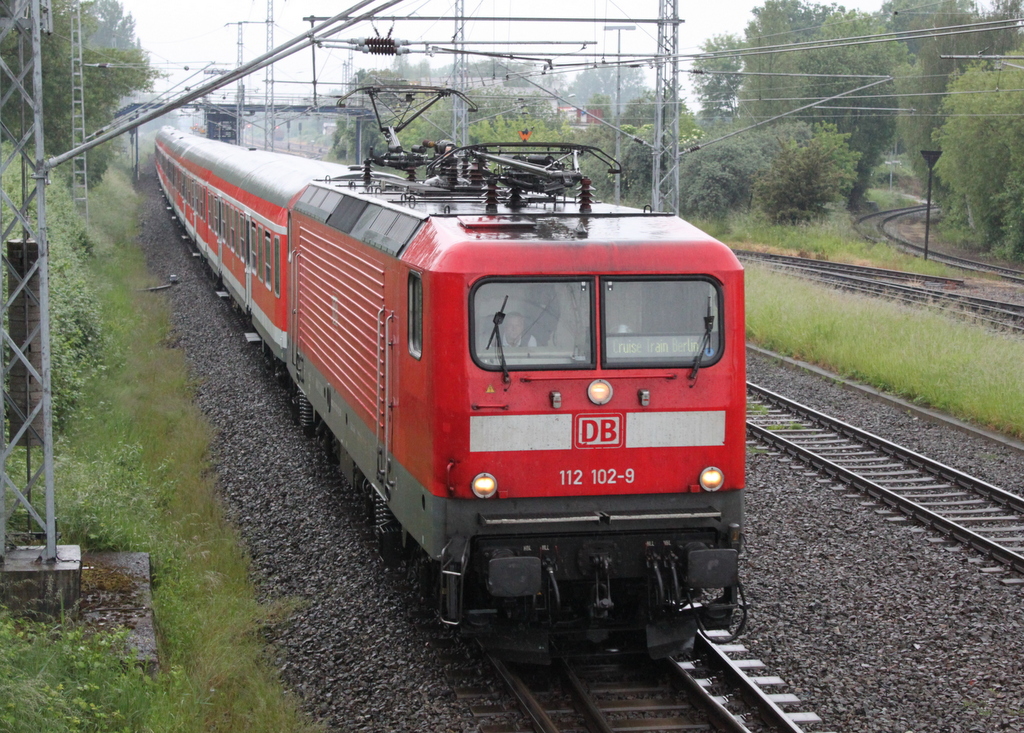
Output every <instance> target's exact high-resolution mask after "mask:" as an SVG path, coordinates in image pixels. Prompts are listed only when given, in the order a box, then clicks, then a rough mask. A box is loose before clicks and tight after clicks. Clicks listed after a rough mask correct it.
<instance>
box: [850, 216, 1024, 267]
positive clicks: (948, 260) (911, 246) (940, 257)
mask: <svg viewBox="0 0 1024 733" xmlns="http://www.w3.org/2000/svg"><path fill="white" fill-rule="evenodd" d="M926 208H927V207H926V206H908V207H906V208H902V209H891V210H889V211H878V212H875V213H874V214H868V215H867V216H863V217H861V218H860V219H858V220H857V225H858V226H863V225H867V226H869V227H871V228H872V229H873V230H874V231H877V232H878V233H879V234H881V235H882V236H883V237H885V238H886V239H888V240H889V241H892V242H895V243H896V244H897V246H899V247H900V248H902V249H904V250H908V251H910V252H912V253H913V254H921V255H923V254H924V247H922V246H921V245H919V244H916V243H914V242H911V241H910V240H909V239H907V238H906V237H904V236H903V235H902V234H900V233H899V232H898V231H897V230H896V229H895V223H896V221H897V220H899V219H901V218H902V217H904V216H909V215H912V214H919V213H921V212H923V211H924V210H925V209H926ZM932 208H933V209H934V208H935V207H932ZM869 222H870V224H869ZM862 233H863V230H862ZM869 238H871V239H876V240H877V238H876V237H870V236H869ZM928 257H930V258H931V259H933V260H935V261H936V262H942V263H943V264H946V265H949V266H950V267H955V268H957V269H960V270H966V271H969V272H987V273H992V274H995V275H999V276H1000V277H1001V278H1003V279H1004V280H1010V281H1011V282H1015V283H1020V284H1024V271H1021V270H1015V269H1013V268H1010V267H1001V266H999V265H991V264H988V263H986V262H978V261H976V260H969V259H967V258H964V257H954V256H953V255H947V254H943V253H941V252H936V251H935V250H934V249H929V251H928Z"/></svg>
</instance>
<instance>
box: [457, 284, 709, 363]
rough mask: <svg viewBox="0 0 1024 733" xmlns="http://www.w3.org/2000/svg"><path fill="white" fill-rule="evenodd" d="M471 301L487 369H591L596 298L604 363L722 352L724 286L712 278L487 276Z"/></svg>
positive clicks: (705, 357)
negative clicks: (528, 278)
mask: <svg viewBox="0 0 1024 733" xmlns="http://www.w3.org/2000/svg"><path fill="white" fill-rule="evenodd" d="M595 286H597V287H598V296H599V302H598V301H597V300H596V299H595V297H594V292H593V291H594V289H595ZM471 300H472V319H473V329H472V333H473V344H472V348H473V356H474V358H475V360H476V362H477V363H478V364H479V365H480V366H482V367H483V368H484V369H491V370H501V369H573V368H579V369H585V368H593V367H594V366H595V364H596V361H595V354H594V342H595V339H594V337H593V331H594V326H595V319H594V318H593V310H594V308H595V304H596V307H598V308H599V309H600V313H601V319H600V320H601V366H602V367H604V368H606V369H636V368H645V367H689V366H693V364H694V363H695V362H696V360H697V358H698V355H699V356H700V363H701V364H702V365H703V366H708V365H710V364H712V363H714V362H716V361H718V358H719V355H720V354H721V351H722V336H721V334H722V331H721V308H720V301H721V292H720V290H719V288H718V286H717V285H716V284H715V283H714V282H712V281H711V280H708V279H703V278H692V277H691V278H659V279H654V278H619V277H607V278H600V279H594V280H590V279H587V280H561V281H556V280H531V281H523V280H516V281H496V280H489V281H486V282H484V283H482V284H480V285H479V286H477V287H476V288H475V289H474V290H473V294H472V296H471Z"/></svg>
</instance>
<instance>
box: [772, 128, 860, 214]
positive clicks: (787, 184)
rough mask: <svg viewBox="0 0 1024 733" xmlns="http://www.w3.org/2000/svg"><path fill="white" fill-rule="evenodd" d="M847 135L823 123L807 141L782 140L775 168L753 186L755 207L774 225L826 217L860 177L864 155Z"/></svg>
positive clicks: (774, 163) (773, 163)
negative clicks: (861, 161) (858, 169)
mask: <svg viewBox="0 0 1024 733" xmlns="http://www.w3.org/2000/svg"><path fill="white" fill-rule="evenodd" d="M849 138H850V134H849V133H845V134H844V133H840V132H838V131H837V130H836V128H835V126H834V125H831V124H827V123H824V124H819V125H817V126H816V128H815V132H814V137H812V138H811V139H810V141H808V142H807V143H806V144H805V145H800V144H799V143H797V142H796V141H795V140H786V141H783V143H782V146H781V150H780V151H779V154H778V155H777V156H776V158H775V160H774V161H772V165H771V167H770V168H769V169H768V170H767V171H766V172H764V173H763V174H762V175H761V176H760V177H759V178H758V179H757V181H756V182H755V184H754V202H755V204H756V206H757V207H758V208H759V209H760V210H761V211H763V212H764V213H765V215H767V216H768V218H769V219H770V220H772V221H773V222H775V223H776V224H798V223H801V222H806V221H810V220H812V219H816V218H819V217H821V216H823V215H824V214H825V213H826V211H827V209H828V205H829V204H831V203H833V202H835V201H837V200H839V199H842V198H843V197H845V196H846V195H847V194H848V192H849V189H850V188H852V187H853V185H854V182H855V181H856V178H857V174H856V169H857V160H858V159H859V158H860V154H859V153H857V152H854V151H852V150H850V147H849V145H848V144H847V140H848V139H849Z"/></svg>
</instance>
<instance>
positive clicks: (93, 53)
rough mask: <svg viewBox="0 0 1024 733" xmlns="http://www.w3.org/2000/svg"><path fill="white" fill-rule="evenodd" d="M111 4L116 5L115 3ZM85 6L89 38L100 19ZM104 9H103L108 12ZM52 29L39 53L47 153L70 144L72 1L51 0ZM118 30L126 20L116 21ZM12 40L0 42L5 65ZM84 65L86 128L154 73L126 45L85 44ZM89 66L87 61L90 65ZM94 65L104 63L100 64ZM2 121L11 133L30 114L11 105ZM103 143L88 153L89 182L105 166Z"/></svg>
mask: <svg viewBox="0 0 1024 733" xmlns="http://www.w3.org/2000/svg"><path fill="white" fill-rule="evenodd" d="M115 4H116V3H115ZM93 7H94V6H91V5H90V6H87V7H86V12H85V13H84V14H83V17H82V31H83V36H85V37H90V36H91V35H92V34H93V33H94V31H95V29H96V28H97V27H98V23H99V21H98V20H97V18H96V17H95V16H93V15H91V14H90V12H91V10H92V9H93ZM109 10H110V9H109V8H106V11H109ZM51 12H52V14H53V23H54V32H53V33H52V34H51V35H49V36H44V37H43V42H42V48H41V56H42V72H43V99H42V103H43V137H44V140H45V142H46V150H47V153H48V154H50V155H54V154H58V153H63V152H65V151H67V150H70V149H71V147H72V134H71V3H70V2H69V0H52V3H51ZM121 27H122V29H125V28H127V24H125V23H122V24H121ZM18 54H19V50H18V47H17V40H16V39H15V38H14V36H13V34H12V35H8V36H7V38H6V39H5V41H4V42H3V43H2V45H0V57H2V58H3V60H4V61H5V62H6V63H8V64H9V65H10V66H12V67H14V68H17V67H18V66H19V64H18V63H17V62H16V61H15V59H17V58H18ZM82 57H83V61H84V62H85V64H86V67H85V69H84V74H83V77H84V79H83V85H84V92H85V97H84V102H85V123H86V132H89V131H91V130H95V129H97V128H99V127H102V126H104V125H106V124H108V123H109V122H110V121H111V120H112V119H113V117H114V113H115V112H116V111H117V109H118V107H119V106H120V103H121V100H122V99H123V98H124V97H125V96H127V95H129V94H131V93H133V92H136V91H142V90H148V89H150V88H151V87H152V83H153V80H154V79H156V78H157V72H156V71H155V70H154V69H153V68H152V67H151V66H150V65H149V59H148V57H147V56H146V55H145V53H144V52H143V51H141V50H140V49H138V48H135V47H134V46H132V47H130V48H126V49H117V48H86V49H83V53H82ZM90 64H92V65H91V66H90ZM96 64H106V66H103V67H99V66H96ZM2 119H3V123H4V124H5V125H7V127H8V129H9V130H11V131H12V133H13V134H14V135H15V136H19V135H21V134H22V132H21V131H22V129H23V124H25V123H26V122H27V123H28V124H31V119H32V116H31V114H29V115H28V116H27V118H26V117H24V116H23V114H22V110H21V109H20V107H19V106H18V105H16V104H7V105H4V106H3V112H2ZM108 151H109V149H105V147H104V146H101V147H100V148H95V149H94V150H92V151H90V153H89V178H90V181H95V180H98V179H99V178H100V177H102V175H103V172H104V171H105V170H106V164H107V160H108V158H109V155H110V153H109V152H108Z"/></svg>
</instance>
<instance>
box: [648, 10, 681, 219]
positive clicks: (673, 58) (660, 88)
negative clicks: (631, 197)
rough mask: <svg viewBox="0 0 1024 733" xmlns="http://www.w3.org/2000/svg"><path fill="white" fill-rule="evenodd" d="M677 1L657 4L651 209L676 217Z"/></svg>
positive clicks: (677, 180)
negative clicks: (672, 214)
mask: <svg viewBox="0 0 1024 733" xmlns="http://www.w3.org/2000/svg"><path fill="white" fill-rule="evenodd" d="M679 22H680V21H679V0H658V51H657V55H658V58H657V62H656V63H657V70H656V75H655V89H654V98H655V100H656V106H655V110H654V160H653V162H652V166H651V206H652V208H654V210H655V211H662V210H667V211H671V212H673V213H676V214H678V213H679Z"/></svg>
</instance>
